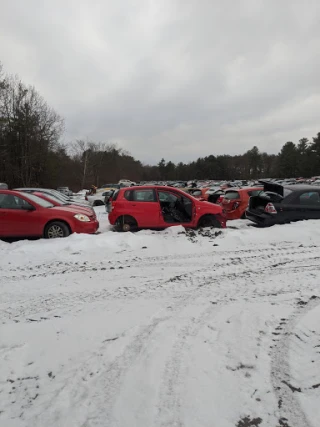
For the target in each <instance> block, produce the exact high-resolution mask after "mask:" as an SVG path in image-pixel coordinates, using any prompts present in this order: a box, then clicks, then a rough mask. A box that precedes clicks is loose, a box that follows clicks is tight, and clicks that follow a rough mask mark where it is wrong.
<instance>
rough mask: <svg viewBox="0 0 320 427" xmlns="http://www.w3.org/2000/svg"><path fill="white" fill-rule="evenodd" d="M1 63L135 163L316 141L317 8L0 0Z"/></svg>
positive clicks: (71, 133)
mask: <svg viewBox="0 0 320 427" xmlns="http://www.w3.org/2000/svg"><path fill="white" fill-rule="evenodd" d="M0 61H1V62H2V63H3V66H4V68H5V71H7V72H8V73H14V74H19V76H20V77H21V78H22V79H23V80H24V82H25V83H30V84H32V85H34V86H35V87H36V88H37V89H38V91H39V92H40V93H41V94H42V95H43V96H44V98H45V99H46V101H47V102H48V103H49V105H50V106H52V107H53V108H55V109H56V110H57V112H59V113H60V114H61V115H62V116H63V117H64V118H65V124H66V132H65V134H64V137H63V139H64V141H65V142H69V141H72V140H75V139H77V138H88V139H91V140H96V141H102V142H117V143H118V144H119V146H121V147H123V148H125V149H127V150H128V151H130V152H131V153H132V154H133V155H134V156H135V157H137V158H139V159H140V160H142V161H145V162H151V163H156V162H158V161H159V160H160V159H161V157H164V158H165V159H166V160H173V161H180V160H182V161H189V160H193V159H196V158H198V157H199V156H205V155H209V154H223V153H227V154H236V153H243V152H244V151H246V150H248V149H250V148H252V146H253V145H257V146H258V147H259V148H260V149H261V150H263V151H267V152H268V153H277V152H278V151H279V149H280V148H281V146H282V144H283V143H284V142H286V141H288V140H293V141H294V142H297V141H298V140H299V139H300V138H302V137H304V136H306V137H309V138H311V137H312V136H315V135H316V133H317V132H320V120H319V118H320V1H319V0H232V1H231V0H223V1H222V0H219V1H217V0H112V1H110V0H103V1H97V0H76V1H75V0H63V1H62V0H54V1H51V2H49V1H43V0H28V1H26V0H20V1H19V0H2V1H1V9H0Z"/></svg>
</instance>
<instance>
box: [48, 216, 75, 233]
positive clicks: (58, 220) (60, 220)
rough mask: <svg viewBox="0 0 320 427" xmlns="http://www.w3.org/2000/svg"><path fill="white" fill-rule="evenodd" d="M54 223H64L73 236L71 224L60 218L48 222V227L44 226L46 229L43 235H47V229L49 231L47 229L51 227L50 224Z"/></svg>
mask: <svg viewBox="0 0 320 427" xmlns="http://www.w3.org/2000/svg"><path fill="white" fill-rule="evenodd" d="M53 222H62V224H65V225H66V226H67V227H68V229H69V231H70V234H72V230H71V227H70V224H69V223H68V222H67V221H65V220H64V219H59V218H57V219H50V221H48V222H47V223H46V225H45V226H44V229H43V235H45V232H46V229H47V228H48V227H49V225H50V224H52V223H53Z"/></svg>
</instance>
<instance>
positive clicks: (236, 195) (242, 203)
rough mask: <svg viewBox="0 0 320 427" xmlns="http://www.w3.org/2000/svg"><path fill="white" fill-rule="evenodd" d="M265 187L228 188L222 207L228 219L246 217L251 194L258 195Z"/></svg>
mask: <svg viewBox="0 0 320 427" xmlns="http://www.w3.org/2000/svg"><path fill="white" fill-rule="evenodd" d="M262 190H263V187H250V188H249V187H247V188H245V187H244V188H232V189H231V188H229V189H228V190H226V192H225V195H224V198H223V200H222V207H223V209H225V211H226V214H227V219H228V220H231V219H244V218H245V217H246V209H247V207H248V203H249V199H250V197H251V196H257V195H258V194H259V193H261V191H262Z"/></svg>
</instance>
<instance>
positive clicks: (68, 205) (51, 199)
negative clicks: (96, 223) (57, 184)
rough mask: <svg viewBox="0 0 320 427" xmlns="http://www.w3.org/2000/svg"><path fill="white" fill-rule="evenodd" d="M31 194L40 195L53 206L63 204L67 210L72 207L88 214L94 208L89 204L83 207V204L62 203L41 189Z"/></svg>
mask: <svg viewBox="0 0 320 427" xmlns="http://www.w3.org/2000/svg"><path fill="white" fill-rule="evenodd" d="M29 194H30V193H29ZM31 194H34V195H35V196H37V197H40V198H41V199H43V200H46V201H47V202H49V203H51V204H52V205H53V206H63V208H65V209H68V210H70V209H71V210H72V211H73V210H74V209H77V211H78V212H81V213H83V214H85V215H89V216H90V215H92V214H93V213H94V210H93V209H92V208H91V207H90V206H88V207H85V206H78V205H73V204H72V203H62V202H61V201H60V200H59V199H57V198H56V197H54V196H53V195H52V196H51V195H50V196H49V195H48V194H45V193H42V192H41V191H33V192H32V193H31Z"/></svg>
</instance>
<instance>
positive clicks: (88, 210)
mask: <svg viewBox="0 0 320 427" xmlns="http://www.w3.org/2000/svg"><path fill="white" fill-rule="evenodd" d="M59 207H60V208H63V209H68V210H69V211H72V212H73V211H77V213H82V214H84V215H89V216H92V215H94V214H95V212H94V210H93V209H91V208H90V207H87V206H86V207H85V206H77V205H74V204H73V203H71V204H70V205H61V206H59Z"/></svg>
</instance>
